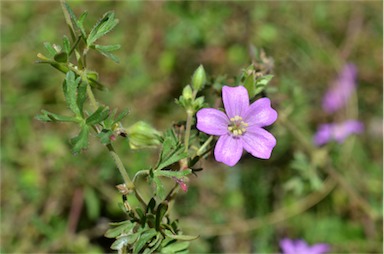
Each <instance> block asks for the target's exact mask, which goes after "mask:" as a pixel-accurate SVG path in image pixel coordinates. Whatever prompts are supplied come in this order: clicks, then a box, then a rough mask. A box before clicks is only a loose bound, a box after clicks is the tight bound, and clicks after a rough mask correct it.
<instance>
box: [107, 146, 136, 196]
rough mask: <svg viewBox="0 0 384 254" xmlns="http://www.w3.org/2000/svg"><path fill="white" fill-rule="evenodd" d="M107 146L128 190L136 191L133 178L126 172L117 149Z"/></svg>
mask: <svg viewBox="0 0 384 254" xmlns="http://www.w3.org/2000/svg"><path fill="white" fill-rule="evenodd" d="M106 146H107V148H108V151H109V153H110V154H111V156H112V158H113V160H114V162H115V164H116V166H117V168H118V169H119V171H120V174H121V176H122V177H123V179H124V183H125V186H126V187H127V189H128V190H129V191H131V190H134V188H135V185H134V184H133V182H132V181H131V178H130V177H129V175H128V173H127V171H126V170H125V167H124V165H123V162H122V161H121V159H120V157H119V156H118V155H117V153H116V152H115V149H114V148H113V146H112V144H108V145H106Z"/></svg>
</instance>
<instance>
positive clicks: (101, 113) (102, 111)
mask: <svg viewBox="0 0 384 254" xmlns="http://www.w3.org/2000/svg"><path fill="white" fill-rule="evenodd" d="M108 115H109V108H108V107H105V106H100V107H99V108H98V109H97V110H96V111H95V112H94V113H93V114H92V115H90V116H89V117H88V118H87V120H86V123H87V124H88V125H95V124H98V123H100V122H102V121H104V120H105V119H106V118H107V117H108Z"/></svg>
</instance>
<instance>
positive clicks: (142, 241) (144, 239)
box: [133, 228, 157, 253]
mask: <svg viewBox="0 0 384 254" xmlns="http://www.w3.org/2000/svg"><path fill="white" fill-rule="evenodd" d="M156 235H157V232H156V230H155V229H154V228H151V229H149V230H144V231H142V233H141V235H140V237H139V239H138V240H137V242H136V243H135V245H134V248H133V253H139V252H140V251H141V249H142V248H143V247H144V246H145V245H146V244H147V243H148V241H149V240H151V239H152V238H153V237H154V236H156Z"/></svg>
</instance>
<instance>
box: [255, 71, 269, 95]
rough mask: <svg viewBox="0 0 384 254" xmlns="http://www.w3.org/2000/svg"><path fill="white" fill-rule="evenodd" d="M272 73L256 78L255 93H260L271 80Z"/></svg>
mask: <svg viewBox="0 0 384 254" xmlns="http://www.w3.org/2000/svg"><path fill="white" fill-rule="evenodd" d="M272 78H273V75H271V74H270V75H265V76H262V77H260V78H257V79H256V84H255V95H257V94H259V93H261V92H262V91H263V90H264V89H265V87H266V86H267V85H268V83H269V82H270V81H271V80H272Z"/></svg>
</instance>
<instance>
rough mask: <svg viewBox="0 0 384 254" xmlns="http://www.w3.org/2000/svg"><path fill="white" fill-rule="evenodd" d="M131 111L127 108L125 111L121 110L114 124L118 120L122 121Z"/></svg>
mask: <svg viewBox="0 0 384 254" xmlns="http://www.w3.org/2000/svg"><path fill="white" fill-rule="evenodd" d="M128 113H129V109H125V110H124V111H123V112H121V113H120V114H119V115H118V116H117V117H116V118H115V120H114V121H113V123H112V124H115V123H117V122H120V121H121V120H122V119H123V118H124V117H126V116H127V115H128Z"/></svg>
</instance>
